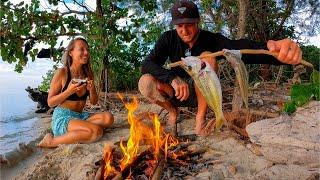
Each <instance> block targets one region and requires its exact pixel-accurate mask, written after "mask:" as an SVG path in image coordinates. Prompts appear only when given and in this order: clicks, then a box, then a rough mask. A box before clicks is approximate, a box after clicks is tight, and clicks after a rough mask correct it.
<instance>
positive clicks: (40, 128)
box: [0, 113, 51, 179]
mask: <svg viewBox="0 0 320 180" xmlns="http://www.w3.org/2000/svg"><path fill="white" fill-rule="evenodd" d="M36 118H38V120H37V123H36V125H35V127H34V130H35V131H36V133H37V135H36V136H35V137H34V139H33V140H31V141H30V142H28V143H27V144H25V143H19V145H18V147H16V148H15V149H13V150H12V151H10V152H8V153H5V154H3V155H1V156H2V157H1V164H0V174H1V178H3V179H12V178H14V176H15V175H17V174H19V173H20V172H22V171H23V170H25V169H27V168H28V167H30V166H32V164H33V163H34V162H35V160H36V159H37V158H39V157H41V156H42V155H43V152H42V150H41V149H39V148H38V147H36V145H37V143H38V142H39V141H40V140H41V139H42V138H43V137H44V135H45V134H46V133H47V132H48V131H49V130H50V122H51V115H47V114H45V113H41V114H38V115H37V116H36Z"/></svg>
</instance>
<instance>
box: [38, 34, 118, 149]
mask: <svg viewBox="0 0 320 180" xmlns="http://www.w3.org/2000/svg"><path fill="white" fill-rule="evenodd" d="M62 60H63V61H64V67H63V68H61V69H58V70H57V72H56V73H55V75H54V77H53V78H52V81H51V85H50V90H49V95H48V105H49V106H50V107H55V106H57V107H56V108H55V110H54V112H53V116H52V122H51V126H52V131H53V135H54V137H53V136H52V134H51V133H48V134H46V135H45V137H44V138H43V140H42V141H41V142H40V143H39V144H38V146H40V147H57V146H58V145H59V144H73V143H89V142H93V141H96V140H98V139H99V138H100V137H101V136H102V134H103V128H106V127H109V126H110V125H111V124H112V123H113V116H112V114H111V113H109V112H102V113H96V114H93V115H89V113H87V112H83V108H84V107H85V104H86V99H87V97H88V96H89V100H90V103H91V104H96V103H97V101H98V95H97V92H96V88H95V86H94V81H93V74H92V71H91V68H90V53H89V46H88V43H87V41H86V40H85V39H83V38H76V39H74V40H72V41H71V42H70V43H69V45H68V47H67V50H66V51H65V53H64V54H63V57H62ZM79 79H81V82H79V81H76V80H79Z"/></svg>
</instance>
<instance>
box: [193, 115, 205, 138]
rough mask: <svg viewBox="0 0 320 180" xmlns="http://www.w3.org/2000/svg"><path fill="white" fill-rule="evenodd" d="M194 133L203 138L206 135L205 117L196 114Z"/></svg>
mask: <svg viewBox="0 0 320 180" xmlns="http://www.w3.org/2000/svg"><path fill="white" fill-rule="evenodd" d="M195 133H196V134H197V135H199V136H204V135H205V134H206V130H205V117H202V116H199V115H198V114H197V116H196V127H195Z"/></svg>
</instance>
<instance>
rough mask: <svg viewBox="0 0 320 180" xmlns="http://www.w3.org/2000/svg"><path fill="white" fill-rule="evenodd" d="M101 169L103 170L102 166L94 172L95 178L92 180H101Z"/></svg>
mask: <svg viewBox="0 0 320 180" xmlns="http://www.w3.org/2000/svg"><path fill="white" fill-rule="evenodd" d="M102 169H103V166H100V167H99V169H98V170H97V172H96V175H95V177H94V180H100V179H103V174H102Z"/></svg>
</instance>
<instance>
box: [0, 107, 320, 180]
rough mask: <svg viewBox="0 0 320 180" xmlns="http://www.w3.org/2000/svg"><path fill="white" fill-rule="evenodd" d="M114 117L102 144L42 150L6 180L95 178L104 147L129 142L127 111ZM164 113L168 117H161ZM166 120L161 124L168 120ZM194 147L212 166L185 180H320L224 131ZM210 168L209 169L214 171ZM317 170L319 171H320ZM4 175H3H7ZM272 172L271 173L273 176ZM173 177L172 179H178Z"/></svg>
mask: <svg viewBox="0 0 320 180" xmlns="http://www.w3.org/2000/svg"><path fill="white" fill-rule="evenodd" d="M160 111H161V108H159V107H158V106H156V105H151V104H148V103H145V102H143V101H142V102H141V103H140V106H139V108H138V111H137V112H136V114H138V113H139V112H154V113H159V112H160ZM112 113H113V114H114V116H115V122H114V124H113V125H112V127H110V128H108V129H106V130H105V133H104V136H103V137H102V139H100V140H99V141H98V142H95V143H91V144H72V145H61V146H59V147H57V148H54V149H40V148H37V149H36V152H35V153H34V154H33V155H32V156H31V157H29V158H27V159H26V160H24V161H22V162H20V163H19V165H17V166H15V167H13V168H8V169H2V170H4V171H5V173H3V174H1V177H2V178H1V179H19V180H20V179H39V180H40V179H41V180H42V179H77V180H78V179H94V176H95V173H96V171H97V169H98V166H97V165H95V164H96V162H98V161H99V160H101V159H102V156H103V148H104V145H105V144H108V145H111V146H113V147H116V148H119V146H118V144H119V141H120V140H127V139H128V137H129V125H128V122H127V111H126V110H125V109H124V107H123V106H118V107H117V108H115V110H114V111H112ZM162 114H165V113H162ZM164 116H165V115H163V117H161V114H160V119H161V118H164ZM40 121H41V122H43V123H41V124H42V125H41V127H39V128H42V132H43V133H42V134H41V137H43V135H44V134H45V132H47V131H48V130H49V129H50V128H49V126H48V123H49V122H50V118H49V117H46V118H42V119H41V120H40ZM194 121H195V117H194V116H190V117H188V118H185V119H184V120H183V121H182V122H183V123H179V124H178V131H179V135H184V134H193V133H194V131H193V130H194ZM192 147H198V148H205V149H206V152H205V153H204V154H203V155H202V156H201V159H200V160H199V162H200V161H201V162H210V163H211V166H204V167H200V168H199V169H197V171H196V172H190V174H189V175H186V177H184V178H189V179H225V178H230V179H250V178H251V179H255V178H256V179H261V178H266V179H279V178H280V179H281V178H282V179H292V178H293V179H296V178H298V179H308V178H309V179H317V178H319V172H320V171H319V167H318V169H317V168H316V170H315V171H311V170H314V168H313V169H312V168H311V170H310V168H307V167H306V166H304V165H301V166H300V165H296V164H287V165H286V164H276V163H274V162H272V161H270V160H267V159H266V158H264V156H262V155H261V152H260V149H259V146H258V145H256V144H253V143H251V142H250V141H249V140H248V139H243V138H241V136H239V135H238V134H237V133H235V132H234V131H230V130H224V131H223V132H221V133H218V134H211V135H209V136H207V137H197V138H196V140H195V141H193V142H192ZM209 167H210V168H209ZM317 171H318V172H317ZM2 172H3V171H2ZM269 172H270V173H269ZM174 176H175V175H174V172H173V175H172V177H173V178H174Z"/></svg>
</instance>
